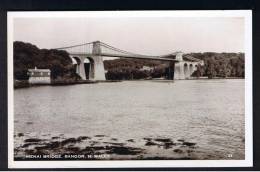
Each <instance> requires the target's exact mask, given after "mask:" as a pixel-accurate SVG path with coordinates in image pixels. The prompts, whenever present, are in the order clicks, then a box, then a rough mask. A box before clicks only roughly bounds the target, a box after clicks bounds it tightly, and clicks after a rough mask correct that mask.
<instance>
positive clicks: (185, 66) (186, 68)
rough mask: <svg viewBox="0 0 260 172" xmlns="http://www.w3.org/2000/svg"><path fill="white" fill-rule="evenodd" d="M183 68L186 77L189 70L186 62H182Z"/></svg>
mask: <svg viewBox="0 0 260 172" xmlns="http://www.w3.org/2000/svg"><path fill="white" fill-rule="evenodd" d="M183 69H184V77H185V78H188V77H189V74H190V72H189V67H188V64H187V63H184V67H183Z"/></svg>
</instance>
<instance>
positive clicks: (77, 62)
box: [71, 56, 81, 73]
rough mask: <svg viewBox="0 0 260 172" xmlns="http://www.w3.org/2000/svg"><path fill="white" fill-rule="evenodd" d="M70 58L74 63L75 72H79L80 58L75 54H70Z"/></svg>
mask: <svg viewBox="0 0 260 172" xmlns="http://www.w3.org/2000/svg"><path fill="white" fill-rule="evenodd" d="M71 59H72V64H74V65H75V68H76V73H79V71H80V64H81V60H80V58H79V57H76V56H72V57H71Z"/></svg>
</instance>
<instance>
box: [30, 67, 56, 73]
mask: <svg viewBox="0 0 260 172" xmlns="http://www.w3.org/2000/svg"><path fill="white" fill-rule="evenodd" d="M28 71H29V72H50V71H51V70H50V69H37V68H36V67H35V68H34V69H28Z"/></svg>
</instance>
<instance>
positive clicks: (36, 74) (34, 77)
mask: <svg viewBox="0 0 260 172" xmlns="http://www.w3.org/2000/svg"><path fill="white" fill-rule="evenodd" d="M27 74H28V75H29V83H30V84H50V83H51V71H50V69H37V67H35V68H34V69H28V73H27Z"/></svg>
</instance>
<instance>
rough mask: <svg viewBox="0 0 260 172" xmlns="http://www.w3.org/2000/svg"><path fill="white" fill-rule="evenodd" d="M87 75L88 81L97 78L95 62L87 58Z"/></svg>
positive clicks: (85, 62) (85, 60) (85, 61)
mask: <svg viewBox="0 0 260 172" xmlns="http://www.w3.org/2000/svg"><path fill="white" fill-rule="evenodd" d="M84 64H85V73H86V79H94V78H95V61H94V59H93V58H91V57H85V59H84Z"/></svg>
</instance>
